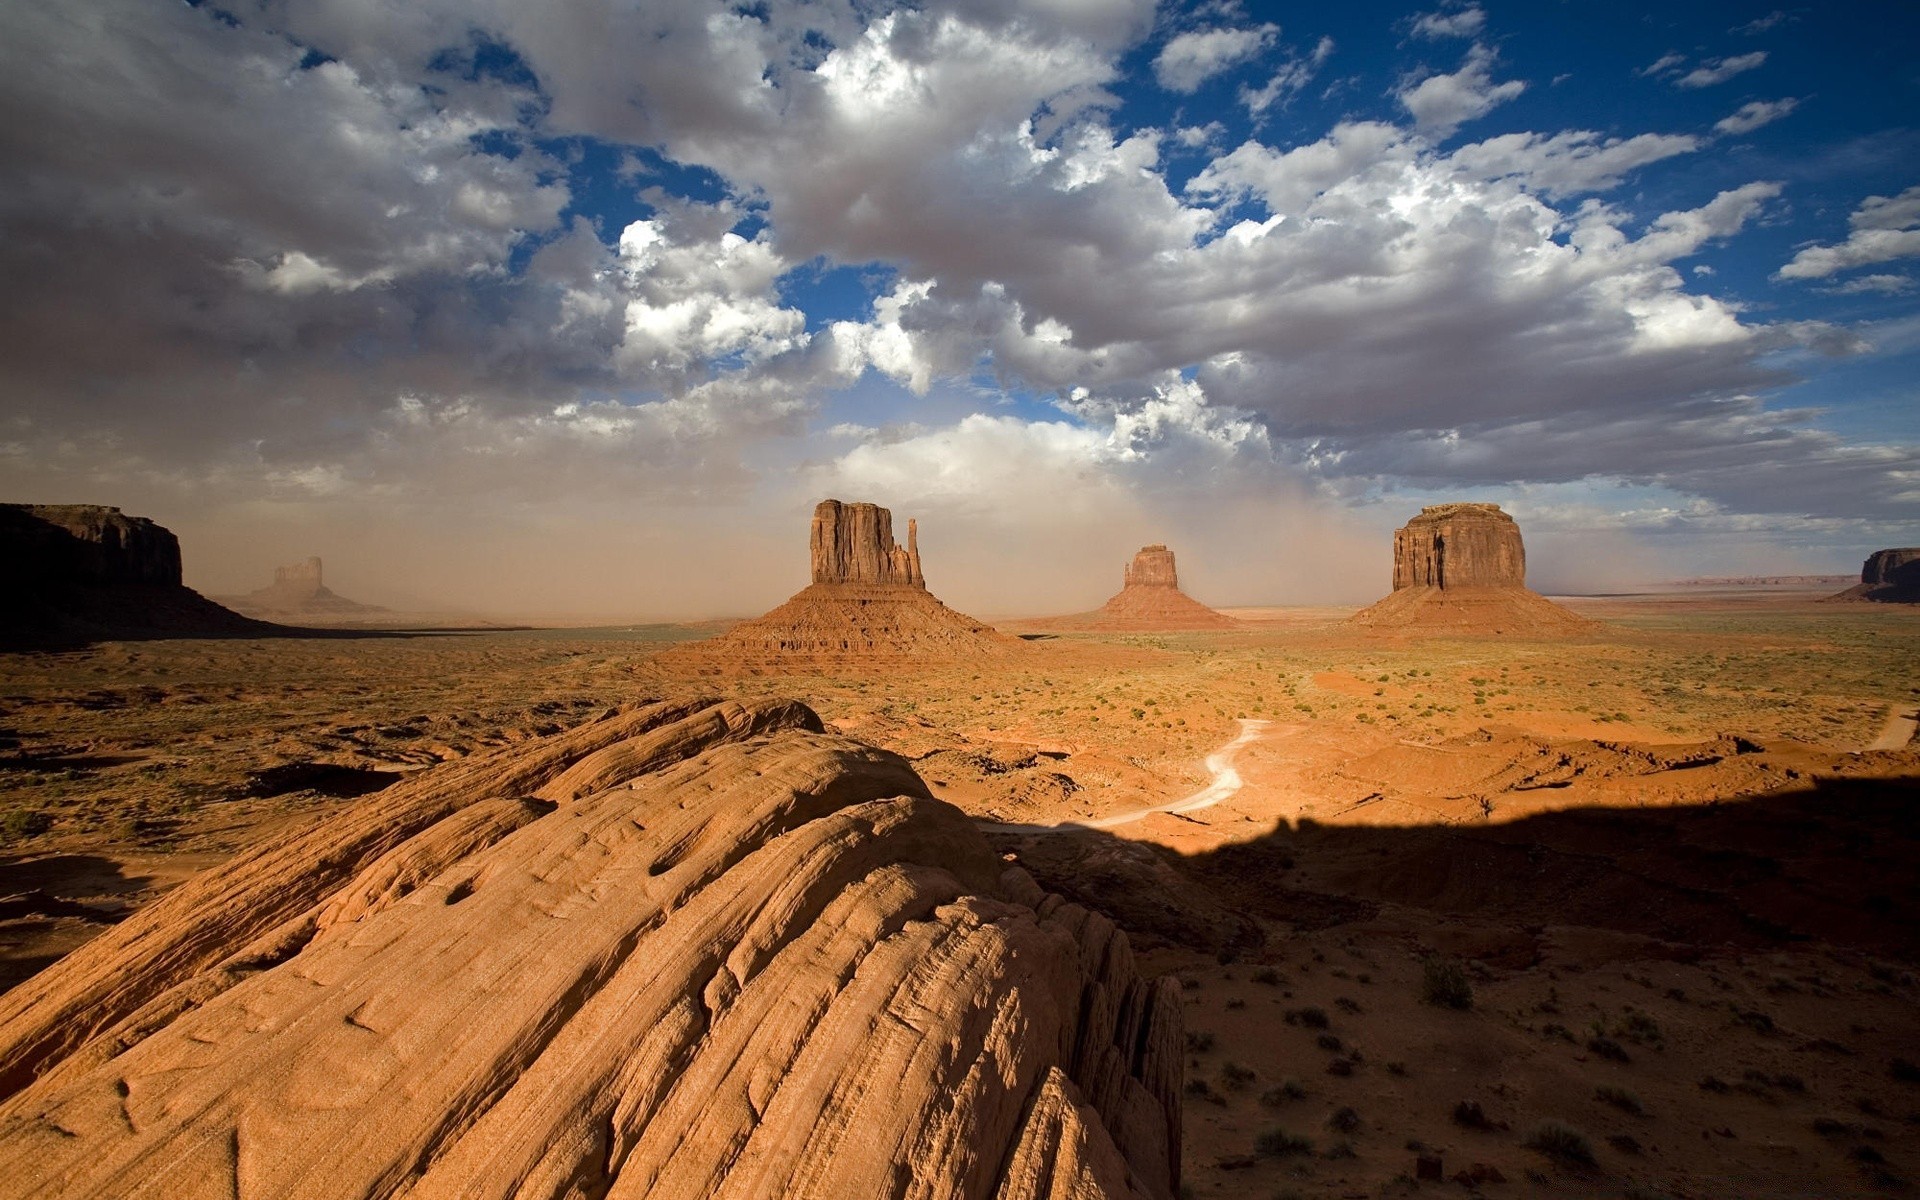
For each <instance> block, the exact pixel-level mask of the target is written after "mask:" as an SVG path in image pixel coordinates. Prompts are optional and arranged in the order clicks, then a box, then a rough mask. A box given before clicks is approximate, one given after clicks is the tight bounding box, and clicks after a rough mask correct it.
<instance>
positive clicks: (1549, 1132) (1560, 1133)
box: [1521, 1120, 1593, 1166]
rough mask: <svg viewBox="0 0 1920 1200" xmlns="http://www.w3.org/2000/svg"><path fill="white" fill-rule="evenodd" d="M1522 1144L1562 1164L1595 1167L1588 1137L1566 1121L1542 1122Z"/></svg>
mask: <svg viewBox="0 0 1920 1200" xmlns="http://www.w3.org/2000/svg"><path fill="white" fill-rule="evenodd" d="M1521 1144H1522V1145H1524V1146H1525V1147H1526V1148H1527V1149H1529V1150H1538V1151H1539V1152H1540V1153H1542V1154H1544V1155H1546V1156H1547V1157H1549V1158H1557V1159H1559V1160H1560V1161H1561V1162H1567V1163H1575V1164H1578V1165H1580V1166H1592V1165H1593V1146H1592V1144H1591V1143H1589V1142H1588V1141H1587V1135H1586V1134H1584V1133H1582V1132H1580V1131H1579V1130H1578V1129H1575V1128H1574V1127H1573V1126H1571V1125H1569V1124H1567V1123H1566V1122H1565V1121H1553V1120H1547V1121H1542V1122H1540V1123H1539V1124H1538V1125H1535V1126H1534V1127H1533V1132H1531V1133H1529V1134H1527V1139H1526V1141H1524V1142H1522V1143H1521Z"/></svg>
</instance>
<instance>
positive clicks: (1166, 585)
mask: <svg viewBox="0 0 1920 1200" xmlns="http://www.w3.org/2000/svg"><path fill="white" fill-rule="evenodd" d="M1239 624H1240V622H1238V621H1236V620H1234V619H1233V618H1232V617H1229V616H1227V615H1226V614H1224V613H1218V612H1215V611H1214V610H1213V609H1211V608H1208V607H1207V606H1206V605H1204V604H1202V603H1200V602H1199V601H1198V600H1195V599H1194V598H1193V597H1191V596H1189V595H1187V594H1186V593H1185V592H1183V591H1181V590H1180V578H1179V574H1178V573H1177V572H1176V571H1175V569H1174V565H1173V551H1171V550H1169V549H1167V548H1166V546H1164V545H1161V544H1159V543H1155V544H1154V545H1151V546H1142V547H1141V548H1140V552H1139V553H1137V554H1135V555H1134V556H1133V561H1132V562H1130V563H1128V564H1127V568H1126V573H1125V575H1124V576H1123V584H1122V586H1121V588H1120V591H1119V592H1118V594H1116V595H1115V596H1114V597H1113V598H1112V599H1110V600H1108V601H1107V602H1106V603H1105V604H1104V605H1102V606H1101V607H1100V609H1099V611H1097V612H1095V613H1093V614H1092V615H1091V616H1090V617H1089V619H1088V620H1087V621H1086V622H1085V627H1086V628H1089V629H1112V630H1138V631H1141V632H1147V631H1154V630H1167V631H1174V630H1186V629H1233V628H1237V627H1238V626H1239Z"/></svg>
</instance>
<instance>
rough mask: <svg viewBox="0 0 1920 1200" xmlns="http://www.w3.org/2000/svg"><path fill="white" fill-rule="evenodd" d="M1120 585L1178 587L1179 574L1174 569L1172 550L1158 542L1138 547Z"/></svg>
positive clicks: (1127, 586) (1126, 586) (1125, 586)
mask: <svg viewBox="0 0 1920 1200" xmlns="http://www.w3.org/2000/svg"><path fill="white" fill-rule="evenodd" d="M1121 586H1122V587H1123V588H1130V587H1167V588H1178V587H1179V586H1180V574H1179V572H1178V571H1176V570H1174V566H1173V551H1171V550H1169V549H1167V548H1166V546H1165V545H1164V544H1162V543H1160V542H1155V543H1154V544H1153V545H1151V546H1142V547H1140V549H1139V551H1138V552H1137V553H1135V554H1134V556H1133V561H1132V562H1130V563H1128V564H1127V569H1126V573H1125V574H1124V575H1123V576H1122V577H1121Z"/></svg>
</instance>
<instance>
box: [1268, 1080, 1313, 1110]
mask: <svg viewBox="0 0 1920 1200" xmlns="http://www.w3.org/2000/svg"><path fill="white" fill-rule="evenodd" d="M1306 1095H1307V1089H1306V1088H1304V1087H1302V1086H1300V1081H1299V1080H1298V1079H1295V1078H1293V1077H1292V1076H1288V1077H1287V1078H1285V1079H1282V1080H1281V1081H1280V1082H1279V1083H1276V1084H1274V1085H1273V1086H1272V1087H1270V1088H1268V1089H1267V1090H1266V1091H1264V1092H1261V1093H1260V1103H1262V1104H1264V1105H1266V1106H1267V1107H1268V1108H1279V1107H1280V1106H1281V1105H1282V1104H1285V1103H1287V1102H1288V1101H1290V1100H1302V1099H1305V1098H1306Z"/></svg>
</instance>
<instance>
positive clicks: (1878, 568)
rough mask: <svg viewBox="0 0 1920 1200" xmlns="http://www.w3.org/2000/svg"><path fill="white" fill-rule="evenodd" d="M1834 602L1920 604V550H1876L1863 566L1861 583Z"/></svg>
mask: <svg viewBox="0 0 1920 1200" xmlns="http://www.w3.org/2000/svg"><path fill="white" fill-rule="evenodd" d="M1832 599H1835V600H1876V601H1880V602H1882V603H1892V604H1916V603H1920V546H1901V547H1896V548H1894V549H1891V550H1875V551H1874V552H1873V553H1872V554H1871V555H1869V556H1868V557H1867V561H1866V562H1864V563H1862V564H1861V566H1860V582H1859V583H1858V584H1855V585H1854V586H1853V587H1851V588H1848V589H1847V590H1846V591H1844V592H1841V593H1840V594H1839V595H1838V596H1834V597H1832Z"/></svg>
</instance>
